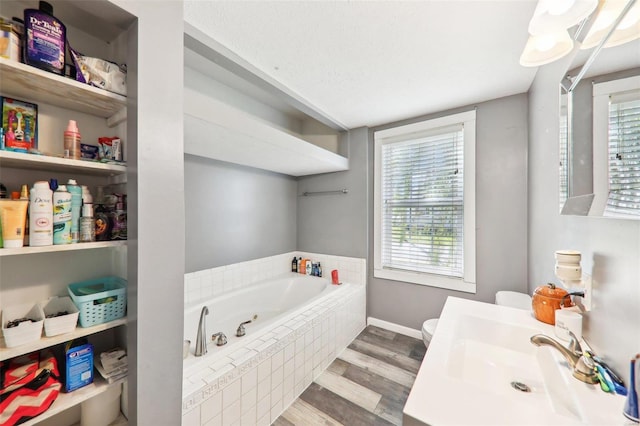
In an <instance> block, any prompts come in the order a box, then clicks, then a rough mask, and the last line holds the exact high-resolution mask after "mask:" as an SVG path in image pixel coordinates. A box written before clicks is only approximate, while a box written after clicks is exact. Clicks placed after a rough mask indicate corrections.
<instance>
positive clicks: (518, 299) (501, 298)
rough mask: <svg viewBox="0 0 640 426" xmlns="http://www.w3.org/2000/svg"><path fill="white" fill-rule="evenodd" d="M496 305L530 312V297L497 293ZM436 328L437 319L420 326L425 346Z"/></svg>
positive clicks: (520, 294) (519, 294)
mask: <svg viewBox="0 0 640 426" xmlns="http://www.w3.org/2000/svg"><path fill="white" fill-rule="evenodd" d="M496 305H500V306H508V307H511V308H516V309H523V310H525V311H528V310H531V296H529V295H528V294H526V293H519V292H517V291H499V292H497V293H496ZM437 326H438V319H437V318H432V319H429V320H426V321H425V322H424V323H423V324H422V341H423V342H424V345H425V346H429V343H430V342H431V338H432V337H433V333H435V332H436V327H437Z"/></svg>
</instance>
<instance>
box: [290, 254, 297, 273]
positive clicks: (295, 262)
mask: <svg viewBox="0 0 640 426" xmlns="http://www.w3.org/2000/svg"><path fill="white" fill-rule="evenodd" d="M291 272H298V259H297V258H296V257H295V256H293V260H292V261H291Z"/></svg>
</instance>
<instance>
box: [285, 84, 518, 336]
mask: <svg viewBox="0 0 640 426" xmlns="http://www.w3.org/2000/svg"><path fill="white" fill-rule="evenodd" d="M468 109H469V108H466V110H468ZM461 110H464V109H461ZM459 111H460V110H456V111H448V112H447V113H446V114H449V113H453V112H459ZM439 115H445V114H444V113H443V114H439ZM434 117H436V115H433V116H428V117H419V118H416V119H412V120H406V121H403V122H399V123H393V124H390V125H387V126H384V127H391V126H395V125H401V124H407V123H409V122H412V121H420V120H423V119H426V118H434ZM526 120H527V96H526V95H524V94H522V95H517V96H511V97H508V98H503V99H498V100H495V101H491V102H485V103H483V104H480V105H478V110H477V126H476V127H477V142H476V143H477V154H476V168H477V175H478V176H477V178H476V179H477V180H476V187H477V190H476V191H477V193H476V198H477V201H476V209H477V217H476V225H477V228H478V229H477V237H476V244H477V247H478V248H479V249H478V250H477V252H476V257H477V265H478V267H477V282H478V294H476V295H470V294H467V293H460V292H454V291H450V290H442V289H437V288H433V287H426V286H421V285H416V284H408V283H402V282H394V281H387V280H381V279H374V278H373V277H372V276H371V272H370V273H369V288H368V290H367V291H368V293H367V294H368V295H367V298H368V301H367V310H368V315H369V316H371V317H375V318H378V319H382V320H385V321H390V322H393V323H396V324H400V325H404V326H406V327H411V328H414V329H419V328H420V327H421V325H422V322H423V321H424V320H426V319H428V318H433V317H437V316H439V315H440V311H441V310H442V307H443V305H444V302H445V300H446V298H447V296H449V295H454V296H459V297H465V298H472V299H476V300H483V301H487V302H493V300H494V297H495V292H496V291H497V290H516V291H526V290H527V284H526V279H527V258H526V248H527V196H526V190H527V182H526V178H527V171H526V169H527V122H526ZM380 128H383V127H380ZM348 146H349V171H347V172H340V173H331V174H327V175H320V176H313V177H307V178H300V179H299V192H300V193H302V192H304V191H321V190H331V189H340V188H347V189H349V195H346V196H345V195H331V196H316V197H301V198H300V199H299V201H298V249H300V250H305V251H315V252H320V253H330V254H337V255H344V256H358V257H367V258H368V260H369V261H368V264H369V266H368V267H369V271H371V270H372V262H371V259H372V258H373V257H372V256H373V248H372V244H370V242H372V241H373V224H371V219H372V217H373V201H372V200H373V185H372V183H373V172H372V170H373V133H372V132H370V131H368V129H365V128H361V129H356V130H354V131H352V132H350V138H349V145H348ZM367 194H368V195H367Z"/></svg>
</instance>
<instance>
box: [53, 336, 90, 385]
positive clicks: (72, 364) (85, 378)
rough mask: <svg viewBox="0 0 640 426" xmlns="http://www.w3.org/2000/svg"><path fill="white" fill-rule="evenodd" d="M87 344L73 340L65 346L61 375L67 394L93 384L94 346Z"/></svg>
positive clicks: (84, 340) (83, 340) (83, 341)
mask: <svg viewBox="0 0 640 426" xmlns="http://www.w3.org/2000/svg"><path fill="white" fill-rule="evenodd" d="M85 342H86V339H80V340H72V341H70V342H67V343H66V344H65V345H64V348H63V350H64V353H63V356H62V357H61V358H62V367H60V373H61V374H62V378H63V384H64V391H65V392H72V391H74V390H76V389H79V388H81V387H83V386H86V385H88V384H91V383H93V345H91V344H90V343H85Z"/></svg>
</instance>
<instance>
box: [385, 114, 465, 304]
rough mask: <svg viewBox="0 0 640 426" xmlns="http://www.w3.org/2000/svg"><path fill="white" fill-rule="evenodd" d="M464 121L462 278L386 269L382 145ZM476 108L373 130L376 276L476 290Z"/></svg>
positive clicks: (454, 288) (451, 288)
mask: <svg viewBox="0 0 640 426" xmlns="http://www.w3.org/2000/svg"><path fill="white" fill-rule="evenodd" d="M456 124H462V125H463V128H464V132H463V135H464V148H463V156H464V158H463V162H464V166H463V167H464V182H463V197H464V198H463V208H464V216H463V220H464V224H463V253H464V254H463V256H464V263H463V265H464V266H463V276H462V278H458V277H451V276H446V275H439V274H433V273H421V272H411V271H402V270H395V269H385V268H383V267H382V211H383V206H382V147H383V145H385V144H389V143H397V142H403V141H406V140H410V139H411V138H412V135H413V134H415V133H422V132H427V131H431V130H436V129H438V128H445V127H450V126H452V125H456ZM475 151H476V111H475V110H471V111H466V112H462V113H457V114H452V115H448V116H445V117H440V118H434V119H431V120H425V121H421V122H417V123H412V124H407V125H403V126H398V127H393V128H389V129H385V130H379V131H376V132H374V201H373V202H374V208H373V226H374V233H373V234H374V235H373V245H374V262H373V263H374V266H373V276H374V277H375V278H382V279H388V280H393V281H403V282H408V283H413V284H419V285H425V286H430V287H437V288H444V289H448V290H456V291H461V292H465V293H474V294H475V293H476V253H475V252H476V209H475V205H476V176H475V174H476V173H475V171H476V170H475V169H476V155H475Z"/></svg>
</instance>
